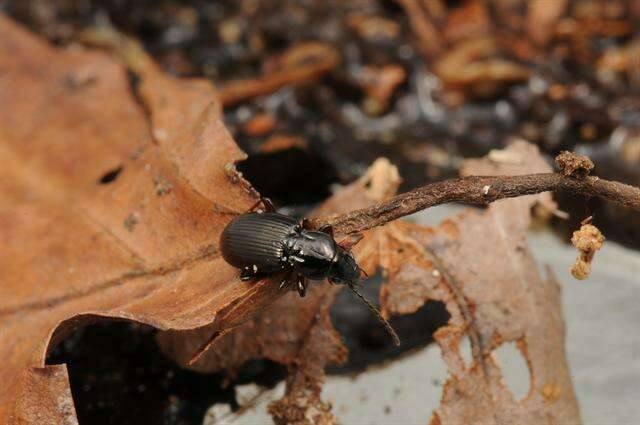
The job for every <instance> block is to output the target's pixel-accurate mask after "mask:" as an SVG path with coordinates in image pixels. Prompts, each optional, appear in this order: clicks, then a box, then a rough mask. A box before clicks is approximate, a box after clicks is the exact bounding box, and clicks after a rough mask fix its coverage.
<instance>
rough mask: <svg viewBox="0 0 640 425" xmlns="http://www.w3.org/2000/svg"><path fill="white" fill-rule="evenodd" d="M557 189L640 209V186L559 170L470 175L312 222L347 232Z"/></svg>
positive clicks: (339, 232)
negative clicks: (438, 209)
mask: <svg viewBox="0 0 640 425" xmlns="http://www.w3.org/2000/svg"><path fill="white" fill-rule="evenodd" d="M555 190H562V191H565V192H570V193H574V194H581V195H589V196H597V197H599V198H602V199H605V200H607V201H610V202H613V203H616V204H619V205H624V206H626V207H629V208H631V209H633V210H636V211H640V189H639V188H637V187H634V186H629V185H626V184H623V183H619V182H615V181H608V180H604V179H600V178H598V177H592V176H587V177H584V178H574V177H568V176H564V175H562V174H559V173H544V174H526V175H519V176H470V177H463V178H457V179H450V180H444V181H440V182H436V183H431V184H428V185H426V186H422V187H419V188H417V189H414V190H412V191H409V192H405V193H402V194H400V195H397V196H395V197H393V198H390V199H388V200H385V201H382V202H379V203H377V204H374V205H372V206H370V207H367V208H362V209H360V210H355V211H351V212H349V213H346V214H342V215H339V216H333V217H324V218H320V219H315V220H313V222H312V225H313V226H314V227H323V226H327V225H330V226H332V227H333V229H334V232H335V233H337V234H341V235H347V234H351V233H357V232H361V231H363V230H367V229H371V228H373V227H376V226H380V225H383V224H385V223H388V222H389V221H392V220H396V219H398V218H400V217H404V216H406V215H409V214H413V213H415V212H417V211H420V210H423V209H425V208H429V207H432V206H435V205H440V204H446V203H448V202H461V203H464V204H471V205H479V206H485V205H487V204H489V203H491V202H493V201H496V200H498V199H503V198H515V197H518V196H523V195H532V194H536V193H541V192H548V191H555Z"/></svg>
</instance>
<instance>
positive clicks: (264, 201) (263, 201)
mask: <svg viewBox="0 0 640 425" xmlns="http://www.w3.org/2000/svg"><path fill="white" fill-rule="evenodd" d="M260 205H262V206H263V207H264V212H274V211H275V210H276V207H274V206H273V202H271V199H269V198H260V199H259V200H258V202H256V203H255V204H253V206H252V207H251V208H249V210H248V211H247V212H248V213H250V212H254V211H257V210H258V207H259V206H260Z"/></svg>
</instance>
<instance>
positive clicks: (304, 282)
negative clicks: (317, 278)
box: [296, 275, 309, 298]
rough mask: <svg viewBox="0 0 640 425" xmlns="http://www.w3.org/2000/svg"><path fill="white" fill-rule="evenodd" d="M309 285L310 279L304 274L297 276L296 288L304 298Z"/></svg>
mask: <svg viewBox="0 0 640 425" xmlns="http://www.w3.org/2000/svg"><path fill="white" fill-rule="evenodd" d="M307 286H309V280H308V279H307V278H306V277H304V276H302V275H298V276H297V277H296V288H297V289H298V294H299V295H300V298H304V296H305V295H307Z"/></svg>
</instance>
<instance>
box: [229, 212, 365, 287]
mask: <svg viewBox="0 0 640 425" xmlns="http://www.w3.org/2000/svg"><path fill="white" fill-rule="evenodd" d="M263 202H264V201H263ZM266 205H267V209H272V208H271V204H270V203H268V202H267V203H266ZM220 250H221V252H222V256H223V258H224V259H225V261H227V262H228V263H229V264H231V265H232V266H234V267H237V268H239V269H241V270H242V272H241V275H240V276H241V278H242V279H243V280H250V279H254V278H256V277H259V276H264V275H269V274H273V273H277V272H285V280H284V281H283V286H284V285H286V284H288V283H294V284H295V288H296V289H297V290H298V292H299V293H300V296H301V297H303V296H304V295H305V293H306V289H307V285H308V279H312V280H322V279H325V278H327V279H329V281H330V282H331V283H346V282H356V281H358V279H359V278H360V267H358V264H357V263H356V261H355V259H354V258H353V256H352V255H351V253H350V252H349V251H347V250H346V249H344V248H342V247H341V246H340V245H338V244H337V243H336V241H335V240H334V239H333V236H332V235H331V234H330V233H327V232H323V231H314V230H309V229H305V228H304V221H303V222H298V221H297V220H295V219H293V218H291V217H289V216H286V215H283V214H279V213H276V212H272V211H271V212H263V213H259V212H249V213H247V214H242V215H239V216H238V217H236V218H234V219H233V220H231V222H230V223H229V224H228V225H227V227H225V229H224V231H223V232H222V235H221V236H220Z"/></svg>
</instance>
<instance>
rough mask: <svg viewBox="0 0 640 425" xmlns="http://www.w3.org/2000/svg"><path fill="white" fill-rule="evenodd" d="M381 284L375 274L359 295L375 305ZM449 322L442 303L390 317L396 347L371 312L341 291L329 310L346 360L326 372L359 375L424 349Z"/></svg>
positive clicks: (426, 304)
mask: <svg viewBox="0 0 640 425" xmlns="http://www.w3.org/2000/svg"><path fill="white" fill-rule="evenodd" d="M381 284H382V277H381V275H380V273H377V274H376V275H375V276H373V277H371V278H370V279H369V280H368V281H367V282H366V283H365V285H364V287H363V288H362V293H363V294H364V295H365V296H366V297H367V298H369V299H370V300H372V301H373V302H374V304H376V305H377V304H378V299H379V298H378V294H379V292H380V286H381ZM449 318H450V315H449V312H448V311H447V309H446V308H445V306H444V303H441V302H437V301H429V302H427V303H425V305H423V306H422V307H421V308H419V309H418V310H417V311H416V312H415V313H412V314H407V315H403V316H393V317H392V318H391V320H390V322H391V325H392V326H393V327H394V329H395V330H396V332H397V333H398V336H399V337H400V340H401V345H400V346H399V347H396V346H395V345H394V344H393V341H392V340H391V338H390V337H389V335H388V334H387V332H386V331H385V329H384V328H383V327H382V325H381V324H380V322H378V319H376V317H375V316H374V315H373V314H372V313H371V311H370V310H369V309H368V308H367V307H366V306H365V305H364V304H362V303H361V302H360V301H359V300H357V299H356V298H355V297H354V296H353V294H351V292H350V291H347V290H344V291H341V292H340V294H339V295H338V297H337V298H336V301H335V302H334V303H333V306H332V307H331V320H332V322H333V325H334V327H335V328H336V330H337V331H338V332H340V334H341V335H342V337H343V342H344V344H345V346H346V347H347V348H348V349H349V358H348V359H347V362H346V363H345V364H343V365H340V366H330V367H329V368H328V372H329V373H334V374H342V373H352V372H358V371H362V370H364V369H366V368H367V367H368V366H370V365H372V364H376V363H381V362H384V361H386V360H388V359H391V358H395V357H397V356H399V355H401V354H402V353H405V352H407V351H410V350H413V349H415V348H418V347H424V346H426V345H427V344H430V343H431V342H433V333H434V332H435V331H436V330H437V329H438V328H439V327H441V326H444V325H446V323H447V322H448V321H449Z"/></svg>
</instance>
